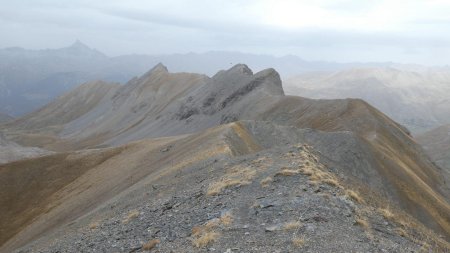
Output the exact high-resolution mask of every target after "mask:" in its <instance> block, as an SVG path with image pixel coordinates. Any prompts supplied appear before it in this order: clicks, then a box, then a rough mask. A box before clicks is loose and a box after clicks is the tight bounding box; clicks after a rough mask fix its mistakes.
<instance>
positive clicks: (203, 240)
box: [192, 231, 220, 248]
mask: <svg viewBox="0 0 450 253" xmlns="http://www.w3.org/2000/svg"><path fill="white" fill-rule="evenodd" d="M219 236H220V234H219V233H217V232H215V231H208V232H204V233H201V234H199V235H198V236H195V237H194V238H193V239H192V244H193V245H194V246H195V247H197V248H203V247H205V246H207V245H209V244H211V243H213V242H215V241H216V240H217V238H218V237H219Z"/></svg>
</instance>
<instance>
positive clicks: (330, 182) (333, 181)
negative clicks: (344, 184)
mask: <svg viewBox="0 0 450 253" xmlns="http://www.w3.org/2000/svg"><path fill="white" fill-rule="evenodd" d="M322 182H324V183H326V184H328V185H331V186H334V187H341V184H340V183H339V181H337V180H336V179H335V178H326V179H324V180H323V181H322Z"/></svg>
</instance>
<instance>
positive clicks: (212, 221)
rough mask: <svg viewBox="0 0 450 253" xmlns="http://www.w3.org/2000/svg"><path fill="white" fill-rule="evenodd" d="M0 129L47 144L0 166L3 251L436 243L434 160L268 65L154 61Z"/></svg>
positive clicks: (447, 216) (447, 218)
mask: <svg viewBox="0 0 450 253" xmlns="http://www.w3.org/2000/svg"><path fill="white" fill-rule="evenodd" d="M1 131H2V133H3V134H4V136H5V139H7V140H8V141H15V142H17V143H18V144H21V145H24V146H30V145H31V146H38V147H40V148H43V149H47V150H51V151H54V152H57V153H55V154H51V155H48V156H43V157H38V158H32V159H28V160H22V161H16V162H12V163H7V164H4V165H0V179H1V180H2V182H1V184H0V193H1V195H0V214H1V215H0V217H2V218H1V220H0V224H1V226H0V227H1V228H2V233H1V235H2V237H1V238H0V240H1V241H0V243H1V244H3V245H2V248H1V250H2V251H3V252H9V251H11V250H13V249H18V248H21V249H20V250H21V251H20V250H19V251H17V252H40V251H44V252H54V251H61V252H79V251H83V252H98V251H119V252H139V251H143V250H146V249H152V248H154V249H155V250H156V251H159V252H171V251H173V252H180V251H183V252H198V251H199V252H206V251H210V250H212V248H214V249H216V250H219V251H220V252H231V251H239V252H240V251H243V252H273V251H276V250H279V249H283V250H286V251H295V250H299V248H301V249H302V251H305V252H330V251H331V250H334V251H337V252H349V251H358V252H365V251H369V252H382V251H388V252H402V251H403V250H405V249H406V250H408V251H414V252H419V251H420V250H431V251H436V252H439V251H443V252H445V250H448V249H449V244H448V239H449V237H450V205H449V197H450V192H449V185H448V182H446V181H445V180H446V176H445V175H444V173H445V172H444V171H442V170H441V169H439V168H438V167H436V166H435V165H434V164H433V163H432V162H431V160H430V159H429V157H428V156H427V155H426V154H425V152H424V151H423V150H422V148H421V147H420V146H419V145H418V144H417V143H416V141H415V140H414V139H413V138H412V137H411V136H410V135H409V133H408V131H407V130H406V129H405V128H404V127H402V126H401V125H399V124H397V123H396V122H395V121H393V120H391V119H390V118H389V117H387V116H386V115H384V114H383V113H381V112H380V111H378V110H377V109H375V108H374V107H372V106H371V105H369V104H368V103H366V102H364V101H362V100H359V99H342V100H340V99H334V100H314V99H307V98H303V97H296V96H286V95H285V94H284V91H283V88H282V83H281V79H280V76H279V74H278V73H277V72H276V71H275V70H274V69H266V70H263V71H260V72H257V73H253V71H252V70H251V69H249V68H248V67H247V66H246V65H243V64H238V65H236V66H234V67H232V68H230V69H228V70H224V71H220V72H218V73H217V74H215V75H214V76H212V77H208V76H205V75H201V74H193V73H170V72H169V71H168V69H167V68H166V67H165V66H163V65H162V64H158V65H157V66H155V67H154V68H153V69H151V70H150V71H149V72H147V73H146V74H144V75H143V76H141V77H139V78H134V79H132V80H130V81H129V82H128V83H127V84H125V85H121V86H118V85H115V84H108V83H103V82H93V83H88V84H85V85H83V86H81V87H79V88H77V89H75V90H73V91H71V92H69V93H67V94H65V95H63V96H60V97H58V98H57V99H56V100H55V101H53V102H52V103H50V104H48V105H46V106H45V107H43V108H42V109H40V110H37V111H35V112H33V113H30V114H28V115H26V116H25V117H22V118H20V119H17V120H15V121H13V122H10V123H8V124H5V125H3V126H1ZM62 150H64V152H61V151H62ZM14 178H21V180H12V179H14ZM15 196H21V197H20V198H19V199H16V198H15ZM243 238H244V239H243ZM267 238H271V239H272V240H267ZM146 242H148V243H147V244H146Z"/></svg>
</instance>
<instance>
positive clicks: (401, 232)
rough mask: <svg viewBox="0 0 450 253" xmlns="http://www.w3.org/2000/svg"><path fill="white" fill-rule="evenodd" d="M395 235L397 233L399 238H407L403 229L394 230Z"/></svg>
mask: <svg viewBox="0 0 450 253" xmlns="http://www.w3.org/2000/svg"><path fill="white" fill-rule="evenodd" d="M395 233H397V234H398V235H399V236H401V237H407V236H408V233H407V232H406V230H404V229H403V228H396V229H395Z"/></svg>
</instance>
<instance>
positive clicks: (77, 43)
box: [69, 40, 91, 49]
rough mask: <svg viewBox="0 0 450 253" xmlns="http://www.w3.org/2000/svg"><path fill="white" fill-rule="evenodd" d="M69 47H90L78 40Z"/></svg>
mask: <svg viewBox="0 0 450 253" xmlns="http://www.w3.org/2000/svg"><path fill="white" fill-rule="evenodd" d="M69 48H86V49H91V48H90V47H88V46H87V45H86V44H84V43H83V42H81V41H80V40H76V41H75V42H74V43H73V44H72V45H70V46H69Z"/></svg>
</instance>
